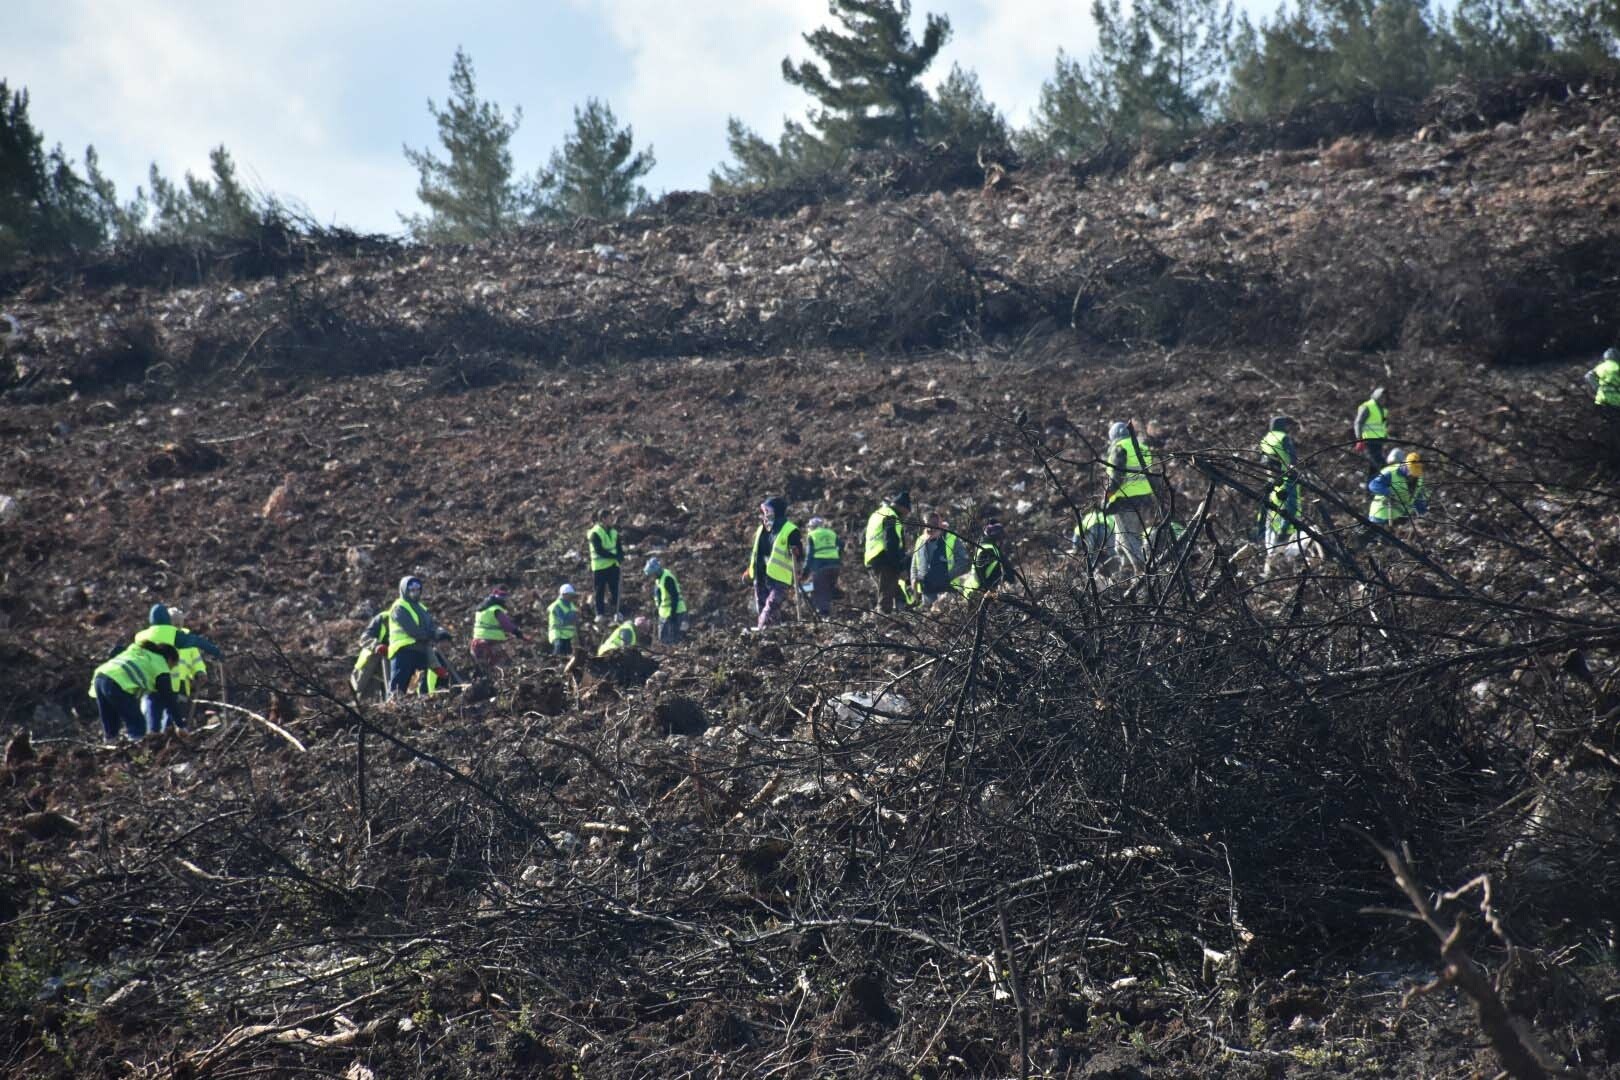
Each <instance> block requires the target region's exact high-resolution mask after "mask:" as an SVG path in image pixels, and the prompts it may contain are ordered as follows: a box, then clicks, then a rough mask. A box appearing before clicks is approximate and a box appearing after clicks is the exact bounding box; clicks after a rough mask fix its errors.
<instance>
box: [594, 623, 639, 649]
mask: <svg viewBox="0 0 1620 1080" xmlns="http://www.w3.org/2000/svg"><path fill="white" fill-rule="evenodd" d="M635 643H636V624H635V623H633V622H627V623H620V624H619V628H618V629H617V630H614V631H613V633H611V634H609V635H608V636H607V637H606V638H605V639H604V640H603V642H602V644H601V645H598V646H597V648H596V655H597V656H606V655H607V654H608V653H611V652H618V651H619V650H620V649H628V648H630V647H632V646H633V645H635Z"/></svg>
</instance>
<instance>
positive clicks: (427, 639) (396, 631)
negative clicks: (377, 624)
mask: <svg viewBox="0 0 1620 1080" xmlns="http://www.w3.org/2000/svg"><path fill="white" fill-rule="evenodd" d="M449 639H450V632H449V631H448V630H445V629H444V628H443V627H441V626H440V625H439V624H438V623H436V622H434V621H433V616H432V615H430V614H428V610H427V608H425V607H423V606H422V579H421V578H418V577H415V576H413V575H409V574H407V575H406V576H405V577H402V578H400V579H399V599H397V600H395V601H394V603H393V606H391V607H390V608H389V609H388V696H389V697H393V696H394V695H395V694H403V693H405V691H406V690H407V689H408V688H409V687H410V685H411V678H412V677H413V676H415V675H416V674H418V673H421V674H422V682H421V692H422V693H431V692H432V691H433V689H434V687H433V686H430V685H429V678H428V677H429V675H430V674H437V675H438V677H439V678H445V677H446V676H448V675H449V672H448V671H440V670H437V668H436V666H435V665H434V662H433V660H434V655H435V653H434V646H435V644H436V643H438V642H440V641H448V640H449Z"/></svg>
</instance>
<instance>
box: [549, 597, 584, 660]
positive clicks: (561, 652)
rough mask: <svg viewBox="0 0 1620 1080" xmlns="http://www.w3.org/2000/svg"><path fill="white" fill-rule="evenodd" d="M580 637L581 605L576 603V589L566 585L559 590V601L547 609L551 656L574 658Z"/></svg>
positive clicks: (553, 602) (554, 601) (555, 601)
mask: <svg viewBox="0 0 1620 1080" xmlns="http://www.w3.org/2000/svg"><path fill="white" fill-rule="evenodd" d="M578 635H579V605H578V604H577V603H575V602H574V587H573V586H572V585H569V584H564V585H563V586H562V587H561V588H559V589H558V590H557V599H555V600H553V601H552V602H551V606H550V607H548V608H546V640H547V641H549V642H551V655H552V656H572V655H573V652H574V638H575V637H577V636H578Z"/></svg>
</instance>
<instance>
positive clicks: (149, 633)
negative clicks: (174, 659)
mask: <svg viewBox="0 0 1620 1080" xmlns="http://www.w3.org/2000/svg"><path fill="white" fill-rule="evenodd" d="M179 636H180V627H178V626H170V625H168V624H167V623H162V624H159V625H157V626H148V627H147V628H146V629H145V630H142V631H141V632H140V633H138V634H136V635H135V644H137V645H140V644H143V643H145V642H148V641H150V642H152V643H153V644H156V645H173V644H174V640H175V638H177V637H179Z"/></svg>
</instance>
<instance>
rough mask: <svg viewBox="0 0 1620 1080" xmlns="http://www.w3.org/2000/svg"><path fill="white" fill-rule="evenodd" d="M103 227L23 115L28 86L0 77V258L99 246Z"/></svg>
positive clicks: (74, 175) (57, 152)
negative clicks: (16, 87) (14, 87)
mask: <svg viewBox="0 0 1620 1080" xmlns="http://www.w3.org/2000/svg"><path fill="white" fill-rule="evenodd" d="M105 239H106V232H105V230H104V229H103V227H102V225H101V221H100V219H99V217H98V216H97V214H96V211H95V197H94V194H93V193H92V192H91V190H90V188H89V187H88V185H87V184H86V183H85V181H84V179H83V178H82V177H80V176H79V174H78V172H77V171H76V170H75V169H74V167H73V163H72V162H71V161H69V160H68V158H67V155H66V154H64V153H63V152H62V148H61V147H60V146H57V147H54V148H52V149H51V150H50V152H49V153H47V152H46V151H45V138H44V136H43V134H41V133H40V131H39V130H38V129H36V128H35V127H34V125H33V122H32V121H31V120H30V119H29V116H28V91H27V90H17V91H15V92H14V91H12V90H11V89H10V88H9V87H8V86H7V85H6V83H5V81H4V80H0V263H5V262H10V261H12V260H13V259H16V258H19V257H21V256H22V255H24V254H30V253H31V254H35V255H54V254H59V253H63V252H68V251H83V250H88V249H91V248H95V247H97V246H99V245H100V244H101V243H102V242H103V241H104V240H105Z"/></svg>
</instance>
